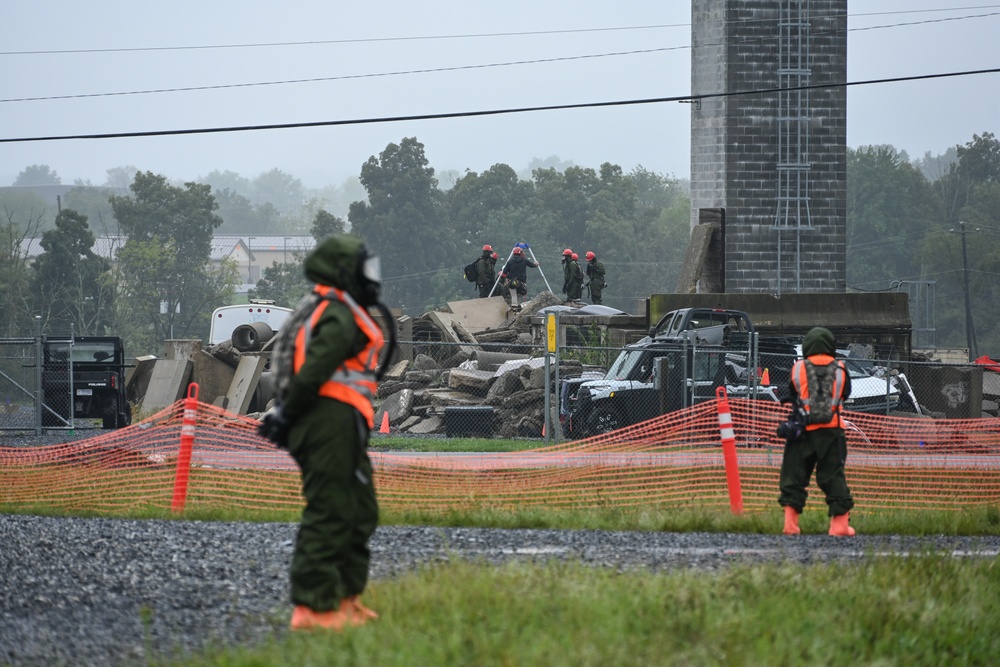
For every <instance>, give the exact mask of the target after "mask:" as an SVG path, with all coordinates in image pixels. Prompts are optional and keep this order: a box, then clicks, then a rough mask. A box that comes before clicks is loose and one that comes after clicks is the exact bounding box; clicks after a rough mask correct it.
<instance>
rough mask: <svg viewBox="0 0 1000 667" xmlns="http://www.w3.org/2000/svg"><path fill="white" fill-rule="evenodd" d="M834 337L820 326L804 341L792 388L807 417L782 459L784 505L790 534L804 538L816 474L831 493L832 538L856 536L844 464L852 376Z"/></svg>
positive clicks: (828, 495) (781, 499)
mask: <svg viewBox="0 0 1000 667" xmlns="http://www.w3.org/2000/svg"><path fill="white" fill-rule="evenodd" d="M835 352H836V347H835V345H834V338H833V334H832V333H831V332H830V330H829V329H825V328H823V327H815V328H813V329H810V330H809V333H807V334H806V336H805V339H803V341H802V355H803V356H804V357H805V358H804V359H799V360H798V361H796V362H795V364H794V365H793V366H792V374H791V379H790V381H789V389H790V391H791V396H792V399H793V400H796V399H797V400H798V401H799V404H800V405H801V407H802V410H803V411H804V413H805V415H806V416H807V419H806V424H805V429H804V437H803V438H802V439H801V440H797V441H796V440H789V441H787V442H786V444H785V451H784V454H783V456H782V459H781V473H780V486H781V494H780V496H779V497H778V504H779V505H781V506H783V507H784V508H785V527H784V533H785V535H798V534H799V532H800V531H799V515H800V514H801V513H802V510H803V508H804V507H805V504H806V496H807V491H806V487H807V486H808V484H809V478H810V477H812V473H813V469H815V470H816V484H817V485H818V486H819V488H820V489H821V490H822V491H823V493H824V494H826V504H827V507H828V508H829V509H828V514H829V516H830V530H829V534H830V535H839V536H851V535H854V529H853V528H851V526H850V525H849V523H848V521H849V518H850V516H849V513H850V511H851V508H853V507H854V500H853V498H852V497H851V490H850V488H848V486H847V478H846V476H845V475H844V465H845V463H846V461H847V437H846V435H845V433H844V421H843V417H842V416H841V410H842V408H843V403H844V400H845V399H847V398H848V397H849V396H850V395H851V376H850V374H849V373H848V372H847V369H846V368H845V366H844V362H843V361H840V360H838V359H836V358H835V357H834V354H835Z"/></svg>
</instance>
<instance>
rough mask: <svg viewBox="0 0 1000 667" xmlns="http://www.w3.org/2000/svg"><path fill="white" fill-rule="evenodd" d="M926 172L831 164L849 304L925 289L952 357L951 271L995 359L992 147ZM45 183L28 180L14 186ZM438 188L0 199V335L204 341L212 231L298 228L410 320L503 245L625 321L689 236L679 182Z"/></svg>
mask: <svg viewBox="0 0 1000 667" xmlns="http://www.w3.org/2000/svg"><path fill="white" fill-rule="evenodd" d="M942 157H944V158H946V159H944V160H942V159H941V158H940V157H939V158H931V157H930V156H925V158H924V160H918V161H914V162H911V161H910V160H909V159H908V158H907V156H906V155H905V153H900V152H898V151H896V150H895V149H894V148H892V147H891V146H866V147H861V148H858V149H848V167H847V178H848V183H847V192H848V209H847V252H848V263H847V266H848V285H849V289H855V290H869V291H876V290H890V289H903V288H904V287H905V286H906V285H908V284H913V283H917V282H921V283H926V282H927V281H935V282H934V286H933V290H934V295H935V301H934V306H933V310H934V317H935V320H934V324H935V326H936V329H937V331H936V334H935V340H934V342H935V343H936V344H937V345H938V346H948V347H959V346H961V347H964V345H965V339H966V338H965V337H966V329H965V316H964V312H965V311H964V296H965V293H966V291H965V287H964V278H965V276H966V275H968V277H969V289H968V293H969V294H970V302H971V303H972V304H973V320H974V323H975V324H978V325H979V326H978V327H977V329H976V331H977V334H978V337H977V343H978V347H979V348H981V349H982V350H987V351H988V350H990V349H998V348H1000V334H997V333H994V332H993V331H992V330H991V328H990V327H989V326H988V324H989V323H990V321H991V319H992V318H993V316H994V314H995V313H997V312H998V311H1000V294H997V293H995V292H996V290H995V288H994V284H996V280H995V277H996V275H997V268H998V264H1000V220H998V215H1000V213H998V212H1000V142H998V141H997V139H996V138H995V137H994V136H993V135H992V134H990V133H984V134H983V135H981V136H980V135H974V136H973V139H972V140H971V141H970V142H968V143H966V144H965V145H962V146H957V147H955V149H954V151H949V153H948V154H946V156H942ZM54 177H55V174H54V172H51V170H49V169H48V168H47V167H44V166H39V165H34V166H32V167H30V168H29V169H26V170H25V172H22V174H21V176H19V180H22V183H21V184H32V183H31V182H37V181H39V180H41V181H45V180H46V179H48V182H51V180H52V179H53V178H54ZM56 178H57V177H56ZM449 178H450V181H451V182H450V185H451V187H448V188H444V187H442V185H441V183H440V182H439V179H438V176H437V174H436V172H435V170H434V169H433V168H432V167H431V166H430V164H429V163H428V161H427V158H426V156H425V152H424V146H423V144H421V143H420V142H419V141H418V140H417V139H416V138H412V137H409V138H404V139H402V140H401V141H400V142H399V143H398V144H396V143H391V144H389V145H388V146H386V148H385V149H384V150H383V151H382V152H381V153H379V154H378V155H373V156H372V157H371V158H369V159H368V160H367V161H366V162H365V163H364V164H363V165H362V166H361V170H360V175H359V178H358V183H359V188H356V189H354V190H352V191H351V192H352V194H353V197H352V200H351V202H350V203H349V204H348V205H347V206H346V216H344V215H338V214H337V213H331V212H330V211H331V210H334V211H343V210H344V203H345V202H344V199H343V197H342V195H343V193H344V192H347V191H348V190H350V188H348V187H346V186H345V187H344V188H341V189H340V190H339V193H340V199H339V200H337V201H334V200H332V199H325V198H322V197H315V196H314V197H309V196H307V194H306V193H305V191H304V190H303V189H302V188H301V183H299V182H297V180H296V179H294V178H293V177H290V176H288V175H287V174H283V173H282V172H280V171H278V170H272V172H268V173H267V174H262V175H261V177H258V179H254V180H253V181H251V180H250V179H243V178H242V177H240V176H239V175H238V174H234V173H232V172H222V173H220V172H212V173H211V174H209V176H208V177H205V178H204V179H202V180H204V181H210V182H188V183H183V184H176V183H171V182H169V181H168V180H167V178H166V177H165V176H162V175H157V174H153V173H151V172H141V171H138V170H136V169H134V168H131V167H129V168H121V169H118V170H111V171H109V178H108V183H109V184H113V185H114V186H115V187H116V188H117V189H115V190H112V191H111V192H112V193H111V194H108V193H107V191H103V192H102V191H100V190H99V189H97V188H85V187H80V188H77V189H73V190H71V191H70V192H69V193H67V195H66V202H65V206H64V207H63V208H62V210H61V211H59V213H58V215H56V217H55V220H54V221H53V222H52V223H47V221H46V215H48V213H47V212H46V211H45V210H43V209H44V207H38V206H37V204H36V203H31V205H25V201H24V197H23V196H22V195H19V194H17V193H14V194H12V195H9V196H7V195H5V196H0V207H2V211H3V214H4V217H3V219H2V220H0V224H2V225H3V229H0V308H3V310H4V312H5V313H8V314H9V316H8V317H7V318H5V319H6V321H5V322H3V323H2V324H0V327H2V328H0V336H21V335H32V334H33V332H34V330H35V329H34V327H35V317H36V316H38V317H41V318H42V321H43V325H44V326H45V329H46V331H51V332H62V331H67V330H68V327H69V323H70V322H72V323H73V324H74V326H75V329H76V331H77V333H78V334H87V333H90V334H98V333H115V334H118V335H122V336H123V337H124V338H126V341H127V343H128V345H129V350H130V351H135V353H147V352H154V351H158V350H160V349H161V348H162V341H163V340H164V339H165V338H168V337H171V336H173V337H205V336H206V335H207V330H208V327H209V320H210V314H211V311H212V309H214V308H216V307H218V306H219V305H226V304H229V303H232V302H234V299H235V292H234V290H235V287H236V285H237V283H238V276H237V270H236V267H235V265H234V264H233V263H232V262H222V263H219V264H213V263H211V262H210V261H209V258H210V250H211V239H212V236H213V234H225V233H229V234H265V233H266V234H290V233H302V232H304V231H308V232H309V233H311V234H312V235H313V236H314V237H315V238H317V239H322V238H326V237H327V236H329V235H331V234H334V233H339V232H342V231H344V230H350V231H352V232H353V233H356V234H358V235H360V236H361V237H362V238H364V239H365V241H366V243H367V245H368V246H369V248H370V250H371V251H372V252H375V253H377V254H379V255H380V256H381V258H382V273H383V277H384V292H383V294H384V298H385V301H386V303H387V304H389V305H390V306H391V307H394V308H399V309H401V310H403V311H404V312H406V313H408V314H419V313H420V312H423V311H426V310H430V309H432V308H435V307H437V306H439V305H441V304H443V303H444V302H446V301H449V300H455V299H463V298H472V297H473V296H474V287H473V286H472V285H471V284H470V283H468V282H466V281H464V279H463V277H462V267H463V266H464V265H465V264H467V263H469V262H470V261H472V260H473V259H475V258H476V257H477V256H478V255H479V253H480V249H481V248H482V246H483V245H484V244H489V245H491V246H493V248H494V249H495V250H496V251H497V252H498V254H500V255H501V259H500V263H501V264H502V262H503V260H505V259H506V258H507V255H508V253H509V251H510V250H511V249H512V248H513V247H514V245H515V244H517V243H527V244H528V245H529V248H530V252H531V253H532V254H533V255H534V256H535V257H536V258H537V259H538V260H539V262H540V264H541V272H543V273H544V275H545V277H546V278H548V282H549V284H550V285H551V286H552V287H553V290H554V291H555V292H557V293H558V291H559V287H560V286H561V282H562V270H561V266H560V264H559V260H560V257H561V253H562V249H563V248H567V247H569V248H572V249H573V250H574V251H576V252H577V253H578V254H579V255H580V256H581V257H582V256H583V255H584V253H585V252H587V251H593V252H595V253H597V255H598V257H599V258H600V259H601V261H603V262H604V264H605V266H606V267H607V272H608V274H607V282H608V284H609V287H608V289H607V290H605V293H604V303H605V304H606V305H609V306H612V307H616V308H619V309H621V310H624V311H626V312H633V313H634V312H639V310H638V308H639V304H640V302H641V300H642V299H644V298H645V297H647V296H648V295H649V294H651V293H658V292H672V291H673V290H674V288H675V285H676V281H677V276H678V273H679V268H680V265H681V262H682V260H683V255H684V251H685V249H686V245H687V240H688V237H689V234H690V232H689V224H690V217H691V213H690V199H689V196H688V192H687V184H686V182H685V181H682V180H680V179H677V178H675V177H673V176H668V175H664V174H659V173H655V172H652V171H649V170H646V169H644V168H642V167H637V168H635V169H633V170H632V171H630V172H624V171H623V170H622V169H621V167H619V166H617V165H614V164H610V163H605V164H602V165H601V166H600V167H599V168H598V169H592V168H586V167H579V166H574V165H569V166H562V168H555V167H547V166H539V167H537V168H535V169H534V170H532V172H531V174H530V177H524V176H522V175H518V173H517V172H515V170H514V169H512V168H511V167H510V166H508V165H505V164H495V165H494V166H492V167H490V168H489V169H487V170H485V171H483V172H481V173H477V172H475V171H466V172H465V173H464V174H460V175H449ZM268 184H270V185H268ZM267 187H270V188H271V191H272V192H273V194H272V195H269V196H270V197H272V198H273V199H274V200H276V201H277V203H275V202H273V201H262V202H261V200H259V199H258V202H261V203H257V204H251V200H250V198H249V196H248V193H251V190H252V189H254V188H256V192H257V196H259V195H260V193H261V192H264V191H265V190H266V189H267ZM18 197H20V199H18ZM279 206H280V208H279ZM960 222H961V223H965V226H964V229H965V230H966V231H967V233H966V235H965V236H966V240H967V253H966V256H965V257H964V258H963V257H962V253H961V238H962V235H961V234H957V233H952V230H956V229H958V227H959V223H960ZM94 229H97V230H101V231H100V232H99V233H121V234H124V235H125V236H126V237H127V239H128V240H127V241H126V242H125V243H124V244H123V245H122V247H121V248H117V249H115V253H116V254H115V257H116V261H115V262H109V261H107V259H105V258H104V257H102V256H101V255H99V254H98V253H96V252H94V249H93V245H94V238H95V235H94V231H93V230H94ZM33 236H41V247H42V250H43V252H42V253H41V254H40V255H39V256H38V258H37V259H36V260H35V261H34V262H33V263H32V262H29V261H28V258H27V257H26V256H25V253H24V250H23V248H24V245H23V241H24V239H27V238H29V237H33ZM963 261H964V264H963ZM965 266H967V267H968V271H967V272H966V271H965ZM528 284H529V291H530V292H531V293H535V292H537V291H539V290H540V289H543V288H544V283H543V281H542V276H541V274H540V273H539V272H536V271H532V272H531V273H529V281H528ZM306 289H308V285H307V284H306V283H305V280H304V277H303V276H302V272H301V258H300V257H297V258H295V260H294V261H291V262H288V263H286V264H278V265H276V266H274V267H270V268H268V269H266V270H265V272H264V275H263V277H262V279H261V280H260V282H259V283H258V284H257V286H256V289H255V290H254V291H253V294H252V296H257V297H261V298H273V299H275V300H276V301H278V302H279V303H280V304H281V305H294V304H295V302H296V301H297V299H298V298H299V297H300V296H301V294H303V293H304V292H305V290H306ZM983 353H985V352H983Z"/></svg>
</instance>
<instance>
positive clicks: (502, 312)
mask: <svg viewBox="0 0 1000 667" xmlns="http://www.w3.org/2000/svg"><path fill="white" fill-rule="evenodd" d="M448 308H449V309H450V310H451V312H452V314H454V315H455V317H456V318H457V321H459V322H461V323H462V326H464V327H465V328H466V329H467V330H468V331H469V332H470V333H472V334H473V335H476V334H478V333H479V332H480V331H484V330H486V329H496V328H499V327H502V326H503V325H505V324H506V323H507V318H508V314H509V312H510V308H509V306H507V302H506V301H504V299H503V297H502V296H491V297H488V298H486V299H466V300H464V301H449V302H448ZM476 338H478V335H476Z"/></svg>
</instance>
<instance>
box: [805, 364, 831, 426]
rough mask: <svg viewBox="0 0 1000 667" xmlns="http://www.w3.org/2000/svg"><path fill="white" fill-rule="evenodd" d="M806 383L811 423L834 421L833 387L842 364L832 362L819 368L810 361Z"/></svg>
mask: <svg viewBox="0 0 1000 667" xmlns="http://www.w3.org/2000/svg"><path fill="white" fill-rule="evenodd" d="M805 364H806V382H807V383H808V384H809V423H810V424H827V423H829V422H830V421H831V420H833V403H834V400H835V399H834V396H833V386H834V383H835V381H836V379H837V369H838V368H839V367H840V364H839V363H837V362H836V361H832V362H830V363H829V364H827V365H826V366H817V365H816V364H814V363H813V362H811V361H809V360H808V359H806V360H805Z"/></svg>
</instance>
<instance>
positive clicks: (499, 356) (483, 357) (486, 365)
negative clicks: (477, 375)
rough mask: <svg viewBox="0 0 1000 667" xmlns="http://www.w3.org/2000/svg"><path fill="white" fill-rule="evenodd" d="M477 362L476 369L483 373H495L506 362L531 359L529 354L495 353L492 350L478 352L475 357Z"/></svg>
mask: <svg viewBox="0 0 1000 667" xmlns="http://www.w3.org/2000/svg"><path fill="white" fill-rule="evenodd" d="M473 358H474V359H475V360H476V367H477V368H478V369H479V370H481V371H495V370H497V369H498V368H500V364H502V363H503V362H505V361H516V360H519V359H530V358H531V355H529V354H515V353H513V352H493V351H491V350H476V353H475V354H474V355H473Z"/></svg>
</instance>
